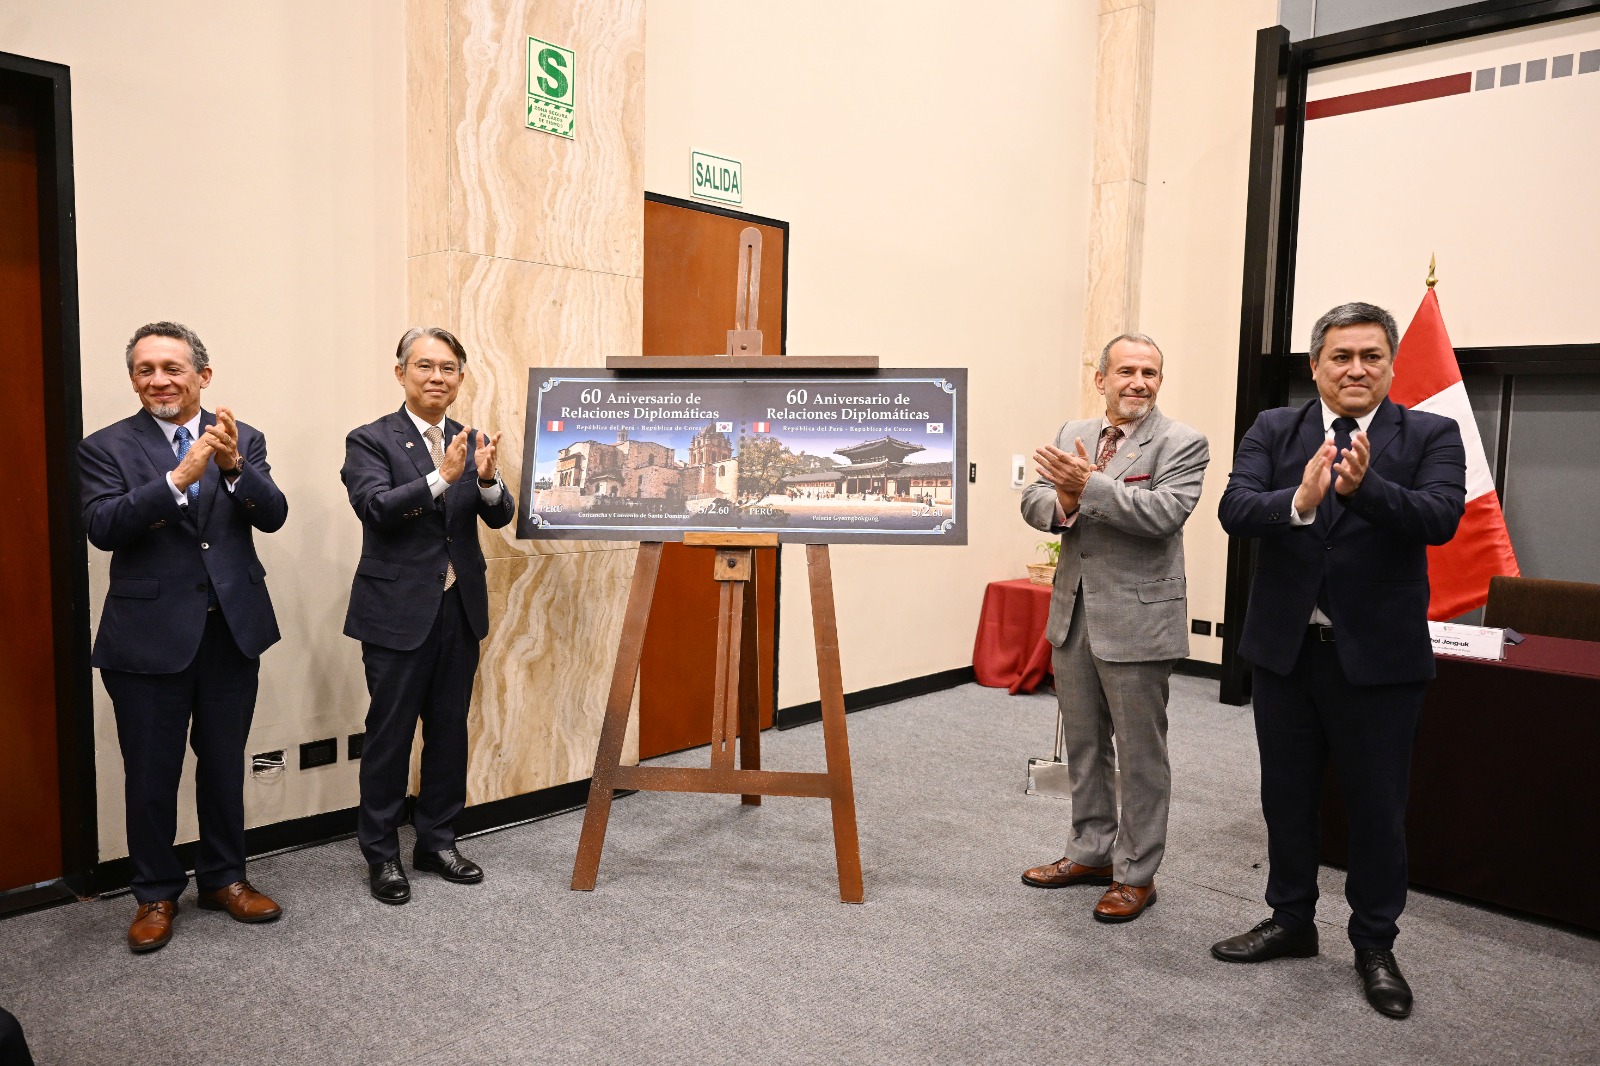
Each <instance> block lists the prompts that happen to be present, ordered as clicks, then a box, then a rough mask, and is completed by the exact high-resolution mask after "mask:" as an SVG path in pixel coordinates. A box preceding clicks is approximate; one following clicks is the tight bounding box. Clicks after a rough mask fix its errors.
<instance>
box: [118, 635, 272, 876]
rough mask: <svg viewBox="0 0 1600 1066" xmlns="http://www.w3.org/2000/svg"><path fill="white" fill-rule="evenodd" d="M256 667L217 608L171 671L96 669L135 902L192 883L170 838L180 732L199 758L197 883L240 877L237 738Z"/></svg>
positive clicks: (246, 727)
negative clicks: (104, 698) (112, 737)
mask: <svg viewBox="0 0 1600 1066" xmlns="http://www.w3.org/2000/svg"><path fill="white" fill-rule="evenodd" d="M150 639H152V640H159V639H160V635H159V634H152V635H151V638H150ZM260 670H261V660H260V659H252V658H249V657H248V656H246V655H245V654H244V653H243V652H241V651H240V650H239V646H238V645H237V644H235V643H234V641H233V634H232V633H231V632H229V630H228V623H227V621H226V620H224V618H223V617H222V612H221V611H211V612H208V613H207V614H206V629H205V634H204V635H203V636H202V637H201V638H200V649H199V651H197V652H196V653H195V657H194V660H193V661H192V662H190V663H189V665H188V666H186V667H185V668H184V669H182V670H180V671H178V672H177V673H175V674H130V673H124V672H122V671H120V670H102V671H100V678H101V680H102V681H103V682H105V686H106V691H107V692H108V693H110V694H111V705H112V708H113V710H114V712H115V714H116V718H117V742H118V744H119V745H120V746H121V748H122V766H123V780H124V795H125V799H126V805H127V822H128V856H129V858H130V859H131V860H132V862H133V896H134V898H135V899H137V900H138V901H139V902H140V903H149V902H150V901H152V900H158V899H177V898H178V897H179V896H180V895H182V894H183V890H184V887H185V886H187V885H188V883H189V878H188V875H187V874H185V873H184V867H183V863H181V862H180V861H178V855H177V852H176V851H175V850H174V849H173V846H172V841H173V837H175V836H176V835H177V832H178V781H179V779H180V778H181V777H182V776H183V747H184V740H185V737H187V739H188V744H189V747H191V748H193V749H194V754H195V759H196V763H195V810H196V812H197V813H198V815H199V818H200V850H199V854H198V857H197V858H196V860H195V884H196V887H198V888H199V889H200V891H201V892H213V891H215V890H216V889H219V888H223V887H225V886H227V885H231V884H233V883H234V882H235V881H242V880H244V859H245V844H244V747H245V741H246V739H247V738H248V737H249V735H250V721H251V719H252V718H254V717H255V710H256V687H257V682H258V680H259V675H260Z"/></svg>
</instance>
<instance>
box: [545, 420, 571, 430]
mask: <svg viewBox="0 0 1600 1066" xmlns="http://www.w3.org/2000/svg"><path fill="white" fill-rule="evenodd" d="M564 425H566V423H565V422H560V421H556V420H554V419H552V420H551V421H549V422H546V423H545V424H544V428H545V432H547V433H560V432H561V427H562V426H564Z"/></svg>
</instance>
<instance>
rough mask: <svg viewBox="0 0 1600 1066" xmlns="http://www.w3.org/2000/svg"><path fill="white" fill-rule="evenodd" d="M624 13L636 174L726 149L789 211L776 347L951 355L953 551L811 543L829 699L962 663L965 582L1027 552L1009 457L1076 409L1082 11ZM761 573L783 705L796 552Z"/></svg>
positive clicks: (752, 184) (1089, 113)
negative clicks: (826, 577) (775, 600)
mask: <svg viewBox="0 0 1600 1066" xmlns="http://www.w3.org/2000/svg"><path fill="white" fill-rule="evenodd" d="M646 15H647V27H648V34H647V37H646V47H645V56H646V69H647V71H648V78H647V81H646V85H645V131H646V138H645V168H644V175H645V188H646V189H647V190H649V191H651V192H657V193H664V194H668V195H673V196H683V197H687V196H689V195H690V189H689V188H688V180H689V153H690V151H691V149H701V150H704V151H709V152H714V153H717V154H719V155H725V156H730V157H732V158H735V159H738V160H740V161H742V162H743V164H744V176H745V182H746V189H745V202H744V206H743V209H744V210H746V211H748V212H750V213H753V214H758V215H766V216H769V217H773V218H778V219H782V220H784V221H786V222H788V223H789V224H790V226H791V229H790V252H789V336H788V350H789V351H790V352H791V353H794V354H807V355H821V354H871V355H877V356H880V357H881V358H882V359H883V362H884V365H886V366H894V367H915V366H964V367H968V368H970V370H969V378H968V380H969V384H970V396H969V399H968V424H969V426H970V427H971V429H970V431H969V435H968V449H969V452H970V457H971V459H972V460H973V461H975V462H976V463H977V464H978V474H979V476H978V482H977V484H975V485H972V486H969V495H968V500H969V505H970V518H969V524H968V531H969V532H968V535H969V544H968V545H967V546H966V547H960V548H956V547H951V548H916V547H866V546H847V547H836V548H834V549H833V558H834V567H833V569H834V580H835V583H836V589H837V602H838V613H839V629H840V637H841V643H842V646H843V666H844V684H845V689H846V690H847V691H850V690H856V689H861V688H867V687H870V686H874V685H881V684H885V683H888V682H893V681H899V680H903V679H905V678H910V677H917V676H921V675H924V674H929V673H933V672H936V671H940V670H947V669H951V668H954V667H960V666H966V665H968V664H970V663H971V662H972V641H973V635H974V633H975V631H976V627H977V618H978V607H979V604H980V602H981V599H982V596H983V588H984V585H985V584H986V583H987V582H989V581H993V580H996V579H1000V578H1012V577H1021V576H1023V567H1024V565H1025V564H1026V563H1028V562H1031V561H1034V560H1037V559H1039V558H1040V556H1039V555H1037V554H1036V552H1035V548H1034V545H1035V543H1036V542H1038V541H1039V540H1040V539H1042V538H1041V537H1040V536H1039V534H1037V533H1036V532H1035V531H1033V530H1031V529H1029V528H1028V527H1027V526H1025V525H1024V524H1023V522H1022V520H1021V518H1020V517H1019V515H1018V504H1019V495H1020V494H1019V493H1018V492H1017V491H1016V490H1013V489H1011V488H1009V487H1008V485H1009V479H1008V476H1007V468H1008V466H1009V464H1010V459H1011V456H1012V455H1013V454H1014V453H1023V454H1031V452H1032V451H1033V449H1034V448H1035V447H1037V446H1038V445H1039V444H1041V443H1043V442H1045V441H1047V440H1048V439H1049V438H1050V437H1051V436H1052V435H1053V434H1054V432H1055V430H1056V428H1057V427H1059V425H1060V424H1061V422H1062V421H1063V420H1064V419H1065V418H1066V417H1067V415H1068V414H1069V413H1071V412H1069V411H1068V409H1067V405H1068V404H1069V403H1074V402H1075V395H1076V388H1077V386H1076V379H1075V374H1076V369H1075V367H1076V362H1077V353H1078V348H1079V345H1080V343H1081V337H1082V308H1083V289H1084V262H1085V260H1084V253H1085V239H1086V238H1085V229H1086V225H1087V218H1088V206H1089V176H1090V161H1091V160H1090V145H1091V140H1092V131H1093V119H1094V115H1093V109H1094V84H1093V75H1094V54H1095V34H1096V21H1097V16H1098V10H1097V8H1096V5H1094V4H1092V3H1066V4H1056V3H1049V4H1046V3H1037V2H1034V0H1010V2H1000V3H991V4H986V5H984V6H982V7H981V8H978V7H975V6H973V5H971V4H966V3H958V2H955V0H940V2H927V3H911V2H909V0H903V2H886V3H873V4H864V3H847V2H844V0H829V2H823V3H811V4H749V3H740V2H736V0H649V2H648V5H647V11H646ZM732 283H733V279H731V278H730V279H729V284H730V285H731V284H732ZM730 325H731V323H730ZM783 566H784V583H783V601H782V607H781V612H782V614H781V633H782V641H781V646H780V648H779V656H780V663H779V675H780V676H779V683H780V688H781V691H780V693H779V700H780V702H781V703H782V704H783V705H784V706H792V705H794V704H797V703H802V702H805V701H808V700H812V699H815V698H816V695H817V684H816V666H815V660H814V658H813V651H812V644H811V628H810V626H811V620H810V604H809V600H808V597H807V595H806V589H807V586H806V584H805V558H804V554H803V552H801V551H800V550H798V549H797V548H795V547H788V548H785V549H784V559H783Z"/></svg>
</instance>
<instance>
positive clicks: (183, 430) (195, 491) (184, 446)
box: [172, 426, 200, 505]
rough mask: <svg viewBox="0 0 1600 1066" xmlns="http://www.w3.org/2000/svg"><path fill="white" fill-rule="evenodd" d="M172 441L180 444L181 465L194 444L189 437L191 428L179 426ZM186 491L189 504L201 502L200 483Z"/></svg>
mask: <svg viewBox="0 0 1600 1066" xmlns="http://www.w3.org/2000/svg"><path fill="white" fill-rule="evenodd" d="M172 439H173V440H175V441H177V442H178V462H180V463H181V462H183V457H184V456H185V455H188V454H189V446H190V445H191V444H193V443H194V440H193V438H191V437H190V436H189V427H188V426H179V427H178V428H177V430H176V431H175V432H174V433H173V434H172ZM186 491H187V492H188V494H189V503H190V504H191V505H193V504H195V503H198V502H199V501H200V482H198V481H196V482H195V483H194V484H193V485H190V486H189V488H188V489H187V490H186Z"/></svg>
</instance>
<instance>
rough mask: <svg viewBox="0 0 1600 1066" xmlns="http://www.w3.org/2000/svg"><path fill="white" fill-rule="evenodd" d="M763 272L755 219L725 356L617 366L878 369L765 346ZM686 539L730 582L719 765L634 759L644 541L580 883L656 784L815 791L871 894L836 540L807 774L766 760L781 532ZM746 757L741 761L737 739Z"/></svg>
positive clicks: (651, 555)
mask: <svg viewBox="0 0 1600 1066" xmlns="http://www.w3.org/2000/svg"><path fill="white" fill-rule="evenodd" d="M760 273H761V234H760V231H758V230H756V229H754V228H749V229H746V230H745V231H744V232H743V233H742V234H740V254H739V289H738V301H737V304H736V313H735V327H734V328H733V329H731V330H729V331H728V352H727V355H722V356H680V357H676V358H672V359H671V360H670V361H669V360H668V359H665V358H661V359H651V358H637V359H636V358H626V359H611V360H607V365H608V366H613V367H626V368H635V369H637V368H640V367H641V366H643V367H646V368H649V369H662V370H667V369H694V370H708V369H709V370H733V369H738V368H741V367H746V368H747V367H749V366H751V365H752V364H756V363H761V364H764V366H765V367H769V368H775V365H774V363H773V362H769V360H781V363H780V364H777V365H781V366H783V367H784V368H785V369H824V368H833V367H838V368H845V367H848V368H851V369H862V368H864V367H866V366H868V365H870V366H872V367H876V365H877V360H876V359H865V358H863V357H859V356H840V357H835V358H827V357H821V358H811V359H798V358H794V359H791V358H789V357H776V356H765V357H763V356H762V355H761V333H760V331H759V330H758V329H756V297H757V293H758V292H759V283H760ZM683 543H684V544H685V545H688V546H691V547H704V548H711V549H714V551H715V555H714V557H713V562H712V572H711V576H712V579H713V580H715V581H716V582H717V583H718V584H719V585H720V586H721V591H720V597H719V605H718V610H717V665H716V685H715V690H714V696H713V699H712V705H711V765H710V766H709V767H679V766H623V765H622V741H623V735H624V734H625V733H626V731H627V725H628V711H629V708H630V706H631V705H632V703H633V686H634V681H635V679H636V678H637V676H638V673H639V658H640V655H641V654H642V653H643V651H644V635H645V625H646V623H647V622H648V620H649V617H650V601H651V600H652V599H653V598H654V596H655V588H656V576H657V573H658V572H659V570H660V567H661V542H660V541H650V542H646V543H642V544H640V545H639V555H638V561H637V562H636V563H635V564H634V570H633V584H632V586H631V587H630V589H629V591H628V608H627V613H626V614H625V615H624V616H623V621H622V637H621V640H620V641H619V644H618V648H617V661H616V666H615V667H614V668H613V669H612V672H611V690H610V694H609V695H608V697H607V699H606V716H605V721H604V723H603V724H602V725H601V728H600V747H599V750H598V751H597V752H596V754H595V761H594V777H593V778H592V779H591V780H590V784H589V804H588V807H587V809H586V810H585V811H584V815H583V833H582V835H581V836H580V837H579V838H578V856H577V860H576V861H575V862H574V863H573V867H572V888H573V889H574V890H575V891H580V892H589V891H593V889H594V885H595V878H596V876H597V875H598V873H599V869H600V853H601V851H602V849H603V848H604V847H605V840H606V825H607V823H608V821H609V819H610V817H611V799H612V793H613V791H614V790H615V789H619V788H622V789H640V790H643V791H654V792H714V793H725V794H729V795H737V796H739V797H740V798H741V802H742V803H744V804H745V805H748V806H759V805H760V803H761V797H762V796H815V797H819V798H823V799H826V800H828V801H829V803H830V804H831V805H832V809H833V850H834V858H835V861H836V863H837V865H838V869H839V898H840V899H841V900H843V901H844V902H846V903H860V902H862V900H863V899H864V898H865V897H864V895H863V891H862V884H861V847H860V842H859V840H858V838H857V835H856V801H855V788H854V785H853V783H852V779H851V776H850V741H849V738H848V736H847V735H846V732H845V719H844V679H843V674H842V673H841V671H840V667H839V626H838V622H837V619H836V616H835V614H834V604H833V570H832V567H831V565H830V562H829V558H828V546H827V545H826V544H807V545H806V568H807V571H808V574H809V577H810V582H811V619H812V628H813V631H814V633H815V638H816V646H817V680H818V684H819V688H820V691H821V696H822V736H823V748H824V751H825V754H826V757H827V767H828V768H827V770H825V771H823V772H822V773H814V772H812V773H801V772H793V771H777V770H763V769H761V723H760V718H759V709H758V699H759V697H758V691H757V690H758V678H757V676H756V661H757V656H756V641H757V633H756V609H755V581H754V577H755V552H754V549H755V548H764V547H776V546H777V544H778V535H777V534H776V533H685V534H684V536H683ZM735 739H737V740H738V742H739V743H738V763H739V765H738V766H737V767H736V766H735V765H734V740H735Z"/></svg>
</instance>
